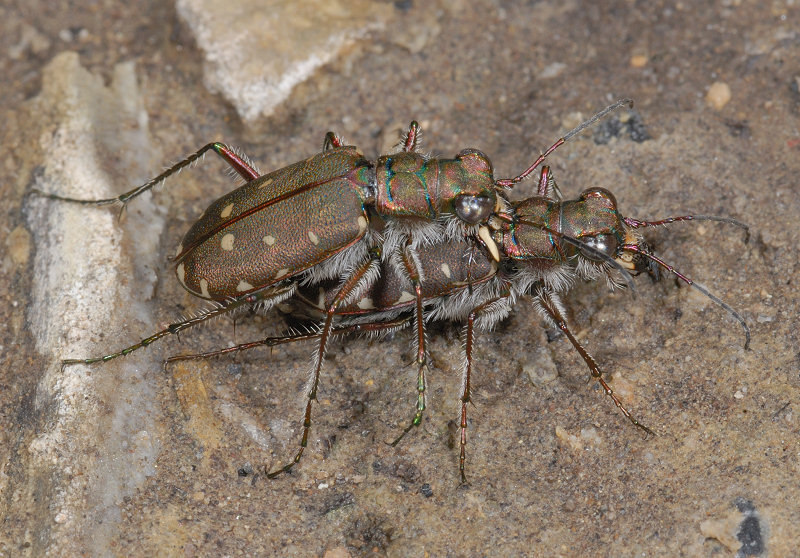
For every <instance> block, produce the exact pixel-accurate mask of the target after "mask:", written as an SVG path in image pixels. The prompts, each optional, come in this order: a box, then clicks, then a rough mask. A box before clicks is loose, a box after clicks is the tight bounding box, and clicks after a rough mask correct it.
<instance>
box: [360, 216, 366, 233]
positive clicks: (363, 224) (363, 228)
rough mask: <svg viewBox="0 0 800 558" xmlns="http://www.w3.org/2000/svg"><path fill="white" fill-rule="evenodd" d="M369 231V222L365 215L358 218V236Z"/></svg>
mask: <svg viewBox="0 0 800 558" xmlns="http://www.w3.org/2000/svg"><path fill="white" fill-rule="evenodd" d="M366 230H367V220H366V218H365V217H364V216H363V215H359V216H358V234H364V231H366Z"/></svg>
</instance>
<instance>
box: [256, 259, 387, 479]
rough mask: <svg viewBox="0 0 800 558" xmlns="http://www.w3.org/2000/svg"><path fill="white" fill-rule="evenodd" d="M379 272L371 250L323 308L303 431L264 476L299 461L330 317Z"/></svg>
mask: <svg viewBox="0 0 800 558" xmlns="http://www.w3.org/2000/svg"><path fill="white" fill-rule="evenodd" d="M379 272H380V260H379V257H378V255H377V254H372V255H371V256H370V258H369V259H367V260H366V261H365V262H363V263H362V264H360V265H359V266H358V267H357V268H356V269H355V270H353V271H352V272H350V273H349V274H348V276H347V277H346V278H345V279H344V282H343V283H342V286H341V288H340V289H339V292H338V293H336V296H335V297H334V299H333V301H332V302H331V304H330V305H329V306H328V309H327V311H326V312H325V320H324V322H323V324H322V327H321V328H320V334H319V348H318V349H317V351H316V352H315V354H314V360H313V362H312V366H311V376H310V380H309V384H308V396H307V403H306V410H305V414H304V416H303V435H302V437H301V438H300V449H299V450H298V451H297V454H296V455H295V456H294V459H292V461H290V462H289V463H287V464H286V465H284V466H283V467H281V468H280V469H277V470H275V471H272V472H271V473H267V477H269V478H271V479H274V478H275V477H277V476H278V475H280V474H281V473H286V472H288V471H290V470H291V468H292V467H294V465H295V464H296V463H298V462H299V461H300V458H301V457H302V456H303V451H305V449H306V446H307V445H308V435H309V433H310V431H311V407H312V404H313V403H314V401H315V400H316V399H317V389H318V387H319V375H320V372H321V371H322V363H323V360H324V358H325V350H326V348H327V346H328V339H330V337H331V335H332V331H333V317H334V316H335V315H336V311H337V310H338V309H339V307H340V306H342V305H344V304H346V303H348V302H350V301H351V300H352V299H353V298H354V297H357V296H360V295H361V293H363V292H364V291H365V289H366V288H368V287H369V286H370V285H371V284H372V283H373V282H374V281H375V279H377V277H378V273H379Z"/></svg>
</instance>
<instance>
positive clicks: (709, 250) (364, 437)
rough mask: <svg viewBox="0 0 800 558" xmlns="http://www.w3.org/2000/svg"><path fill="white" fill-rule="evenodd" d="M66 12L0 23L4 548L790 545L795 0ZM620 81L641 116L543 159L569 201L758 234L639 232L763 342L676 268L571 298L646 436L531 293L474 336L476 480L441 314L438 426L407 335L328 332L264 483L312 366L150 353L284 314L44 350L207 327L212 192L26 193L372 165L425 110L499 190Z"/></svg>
mask: <svg viewBox="0 0 800 558" xmlns="http://www.w3.org/2000/svg"><path fill="white" fill-rule="evenodd" d="M52 4H53V3H50V2H41V1H36V0H34V1H31V2H27V3H25V7H24V8H23V7H19V6H18V7H9V6H7V5H3V6H0V16H2V17H0V36H2V46H3V57H2V58H0V63H2V78H0V79H2V84H3V88H2V91H3V95H2V97H0V110H1V111H2V117H1V118H2V120H1V121H2V122H3V125H2V127H0V135H1V137H2V141H3V146H4V150H3V153H4V155H3V157H2V164H0V175H1V176H0V207H1V208H2V211H3V214H4V215H5V219H4V220H3V223H2V225H0V241H2V242H0V254H2V259H1V261H2V266H0V296H1V297H2V300H3V304H1V305H0V328H1V329H0V332H1V333H0V348H1V349H2V350H0V359H2V367H0V390H2V397H1V398H0V421H1V423H0V440H2V444H1V445H0V457H1V458H2V460H1V461H0V517H2V527H0V555H2V556H42V555H53V556H116V555H119V556H153V555H163V556H240V555H245V556H269V555H280V556H288V555H297V556H327V557H331V558H332V557H343V556H362V555H389V556H483V555H531V556H793V555H797V541H798V540H800V527H798V526H800V507H798V502H799V501H800V488H798V483H797V478H798V461H799V460H800V447H798V443H797V437H798V420H797V417H795V416H794V412H795V410H798V408H799V407H798V405H800V402H799V401H800V377H798V373H799V372H800V348H799V347H798V338H797V333H796V331H797V329H796V323H797V308H798V295H797V290H798V289H797V279H796V277H795V274H796V273H797V272H798V256H797V253H798V248H797V247H798V245H799V244H800V233H798V227H797V222H798V219H800V202H799V201H798V195H799V194H800V188H799V187H798V175H800V129H798V113H800V32H798V29H800V21H799V20H800V6H798V5H797V3H796V2H791V1H774V2H768V3H765V2H760V1H755V0H727V1H719V2H708V3H703V4H704V5H703V7H702V9H700V8H695V7H694V6H695V5H696V4H697V3H692V2H689V3H671V2H659V1H656V2H633V1H625V0H620V1H611V2H605V3H603V6H604V7H603V8H600V7H597V6H596V5H595V4H596V3H594V2H579V1H567V2H563V1H561V2H555V1H554V2H550V1H542V2H490V1H479V2H429V3H422V2H374V3H373V2H350V3H344V2H342V3H332V2H324V3H323V2H321V3H319V4H317V3H315V2H308V3H303V4H302V6H299V7H298V6H297V4H296V3H290V2H273V3H272V4H273V5H272V6H271V7H270V8H269V9H266V8H264V7H263V3H256V2H252V3H251V2H228V3H225V4H224V6H221V5H220V3H212V2H202V1H189V0H186V1H180V2H177V3H176V5H170V4H169V3H164V2H137V3H117V2H109V1H105V2H93V3H89V2H83V3H78V4H80V5H64V6H63V7H61V8H54V7H53V6H52ZM291 6H294V7H291ZM221 9H224V11H219V10H221ZM623 96H629V97H632V98H634V99H635V100H636V106H635V112H634V113H632V114H628V113H623V115H622V116H623V119H624V120H626V122H624V123H619V122H616V124H615V123H614V122H611V123H606V124H605V125H603V126H601V127H599V128H598V129H597V130H596V131H595V130H593V131H590V132H588V133H585V134H583V135H582V136H581V137H579V138H576V139H575V140H574V141H572V142H570V143H569V144H567V145H566V146H564V147H562V148H561V149H560V150H558V151H557V152H556V153H555V154H554V155H553V156H552V157H551V158H550V164H551V165H552V167H553V169H554V173H555V176H556V177H557V179H558V182H559V186H560V188H561V190H562V192H564V194H565V195H566V196H568V197H571V196H576V195H577V194H578V193H579V192H580V191H581V190H583V189H584V188H586V187H589V186H602V187H605V188H608V189H609V190H612V191H613V192H614V194H615V195H616V197H617V199H618V201H619V204H620V208H621V211H622V212H623V213H624V214H625V215H628V216H632V217H636V218H640V219H650V218H660V217H666V216H668V215H676V214H686V213H701V214H714V215H722V216H729V217H735V218H737V219H739V220H741V221H744V222H746V223H748V224H749V225H750V227H751V233H752V234H751V238H750V241H749V243H747V244H745V243H744V237H743V234H742V233H741V231H740V230H738V229H735V228H734V227H731V226H728V225H725V224H719V223H696V224H692V223H688V224H679V225H674V226H671V227H670V228H668V229H659V230H655V231H650V232H649V234H648V237H649V238H650V239H651V240H652V242H653V244H654V246H655V248H656V251H657V253H658V254H659V255H661V256H662V257H663V258H664V259H665V260H666V261H668V262H670V263H671V264H673V265H675V266H676V267H677V268H678V269H679V270H681V271H682V272H684V273H685V274H687V275H689V276H690V277H692V278H693V279H696V280H697V281H699V282H701V283H703V284H704V285H706V286H707V287H708V288H709V289H711V290H712V291H713V292H714V293H715V294H716V295H718V296H719V297H720V298H722V299H723V300H725V301H727V302H728V303H729V304H730V305H731V306H732V307H733V308H735V309H736V310H737V311H738V312H740V313H741V314H742V316H743V317H744V318H745V319H746V321H747V323H748V324H749V326H750V328H751V330H752V343H751V347H750V349H749V350H744V348H743V336H742V332H741V329H740V328H739V326H738V325H737V324H736V322H734V321H733V320H731V319H730V317H728V316H727V315H726V314H725V312H724V311H722V310H721V309H720V308H719V307H717V306H715V305H714V304H711V303H710V302H709V301H708V300H707V299H706V298H704V297H702V296H700V295H698V294H697V293H696V292H694V291H692V290H691V289H687V288H685V286H681V285H679V284H677V282H676V281H675V280H673V279H666V280H664V281H661V282H659V283H653V282H651V281H649V280H648V279H647V278H646V277H640V278H638V280H637V284H638V295H637V296H636V297H633V296H631V294H630V293H627V292H613V293H610V292H608V290H607V288H606V287H605V285H602V284H597V283H589V284H581V285H578V286H576V287H575V288H574V289H573V290H572V291H571V292H570V294H569V295H568V296H567V306H568V307H569V316H570V321H571V323H572V325H573V329H574V331H575V333H576V334H577V335H578V336H579V338H580V339H581V340H582V342H583V343H584V344H585V345H586V346H587V347H588V349H589V350H590V351H591V352H592V354H593V355H594V356H595V357H596V359H597V360H598V362H599V363H600V364H601V366H602V368H603V369H604V370H605V371H606V373H607V374H608V375H609V376H610V378H611V380H610V383H611V385H612V387H613V388H614V389H615V390H616V391H617V392H618V393H619V394H620V397H621V398H622V399H623V401H624V403H625V404H626V406H627V407H628V408H629V409H630V410H631V412H632V413H633V414H635V415H636V416H637V417H638V418H639V419H640V420H641V421H642V422H643V423H645V424H647V425H648V426H650V427H651V428H652V429H653V430H654V431H655V432H656V434H657V435H656V436H655V437H650V438H647V439H645V438H644V437H643V436H642V435H641V433H640V432H639V431H637V430H636V429H634V428H633V427H631V425H630V424H629V423H628V422H627V421H626V420H625V419H624V417H623V416H622V415H621V413H620V412H619V411H618V410H617V409H616V408H615V407H614V406H613V404H612V402H611V401H610V400H609V398H608V397H606V396H605V395H603V393H602V391H601V390H600V389H599V387H598V385H597V384H596V382H593V381H588V378H589V376H588V371H587V369H586V367H585V365H584V364H583V362H582V361H581V359H580V356H579V355H578V354H577V353H576V352H575V351H574V350H572V348H571V347H570V346H569V343H568V342H567V341H566V340H565V339H564V338H563V337H562V336H556V335H552V332H547V331H545V329H544V328H543V327H542V323H541V320H540V318H539V317H538V315H537V314H536V313H535V312H534V311H533V309H532V306H531V305H530V304H529V303H526V302H524V301H523V302H521V303H520V304H519V305H518V307H517V308H516V312H515V314H514V315H513V316H512V317H511V318H510V319H508V320H506V321H505V322H503V324H502V326H501V327H499V328H498V330H497V331H494V332H492V333H489V334H483V335H481V336H480V337H479V339H478V344H477V353H476V367H477V372H476V375H475V377H474V380H473V382H474V384H473V385H474V392H473V399H474V401H473V402H474V405H471V406H470V409H469V416H470V422H469V431H468V434H469V442H468V448H467V450H468V455H467V458H468V464H467V466H468V477H469V484H468V485H460V484H459V482H458V444H457V442H454V440H456V438H455V437H454V436H456V435H457V432H456V431H457V429H456V427H455V425H456V424H457V420H458V412H459V408H458V401H457V399H458V391H459V374H460V373H459V364H458V363H459V362H460V358H461V356H460V355H461V348H460V342H459V339H458V336H459V329H458V327H455V326H452V325H447V324H445V325H444V326H437V327H434V328H432V329H431V331H430V348H431V356H432V359H433V364H434V368H433V369H432V372H431V374H430V376H429V385H428V388H429V389H428V393H429V399H428V405H429V408H428V411H427V413H426V415H425V418H424V421H423V424H422V426H421V427H420V428H419V429H417V430H415V431H414V432H412V433H411V434H410V435H409V436H407V437H406V439H405V440H403V441H402V443H401V444H399V445H398V446H397V447H391V446H389V445H388V444H387V443H386V442H387V441H391V440H392V439H393V438H394V437H395V436H396V435H397V433H398V432H399V430H400V429H401V428H402V427H403V426H404V425H405V424H407V421H408V420H409V419H410V417H411V413H412V405H413V403H414V399H415V388H414V381H415V370H414V369H413V367H410V366H407V364H408V362H409V361H410V360H411V358H412V355H411V354H410V350H409V347H410V346H411V344H412V343H411V337H410V334H409V333H408V332H401V333H398V334H396V335H395V336H394V337H392V338H390V339H386V340H383V341H380V342H373V343H370V342H368V341H366V340H361V339H347V340H343V341H339V342H337V343H335V344H334V346H333V347H332V348H331V350H330V351H329V355H328V358H327V359H326V362H325V372H324V376H323V381H322V389H321V393H320V402H319V405H317V406H316V408H315V412H314V419H315V423H314V427H313V430H312V435H311V439H310V442H309V448H308V450H307V451H306V455H305V456H304V458H303V460H302V461H301V463H300V465H299V466H298V467H296V468H295V470H294V471H293V472H292V474H291V475H288V476H283V477H280V478H278V479H276V480H268V479H266V478H265V476H264V475H263V473H262V472H263V468H264V466H267V467H269V468H273V467H277V466H279V465H281V464H283V463H285V462H286V460H288V459H290V457H291V456H292V455H293V454H294V452H295V451H296V447H297V443H298V440H299V435H300V432H301V421H302V406H303V395H302V388H303V385H304V383H305V381H306V370H307V367H308V361H309V356H310V353H311V350H312V347H311V346H310V345H308V344H305V345H304V344H295V345H293V346H283V347H278V348H276V349H274V350H273V351H269V350H254V351H251V352H250V353H247V354H243V355H240V356H238V357H237V358H222V359H216V360H207V361H201V362H187V363H183V364H179V365H175V366H171V367H169V368H168V369H167V371H166V373H165V371H164V369H163V368H162V365H161V362H162V361H163V359H164V358H166V357H168V356H170V355H174V354H180V353H186V352H192V351H198V350H203V349H211V348H219V347H225V346H227V345H229V344H231V343H233V342H241V341H247V340H252V339H258V338H260V337H262V336H263V335H264V334H265V333H272V332H277V331H280V329H281V328H282V327H283V322H282V321H281V320H280V318H279V317H277V316H275V315H272V314H270V315H267V316H265V317H250V318H247V317H245V318H242V319H240V320H238V321H237V322H236V325H235V328H234V326H233V323H232V322H230V321H228V320H224V319H223V320H217V321H215V322H213V323H212V324H210V325H209V326H208V327H203V328H200V329H199V330H198V331H194V332H188V333H186V334H184V335H182V336H181V337H180V339H178V338H171V339H168V340H166V341H163V342H159V343H156V344H154V345H153V346H152V347H149V348H148V349H146V350H143V351H139V352H137V353H135V354H134V355H131V356H129V357H127V358H124V359H119V360H117V361H114V362H110V363H107V364H105V365H97V366H91V367H85V366H73V367H68V368H67V369H65V370H61V369H60V367H59V361H60V359H61V358H69V357H86V356H96V355H98V354H103V353H104V352H108V351H113V350H118V349H120V348H122V347H124V346H126V345H128V344H131V343H133V342H136V341H137V340H138V339H141V338H142V337H143V336H146V335H148V334H150V333H152V332H153V331H155V330H157V329H159V328H160V327H163V326H164V325H165V324H168V323H170V322H171V321H172V320H174V319H175V318H176V317H178V316H180V315H184V314H188V313H191V312H192V311H194V310H196V309H197V308H198V304H197V301H196V300H195V299H193V298H192V297H191V296H190V295H188V294H187V293H185V292H184V291H183V290H182V289H181V288H180V286H179V285H178V283H177V281H176V280H175V278H174V274H173V271H172V269H171V266H170V263H169V257H170V256H172V255H173V253H174V250H175V248H176V246H177V245H178V243H179V242H180V239H181V237H182V234H183V233H184V232H185V231H186V230H187V229H188V227H189V226H190V225H191V223H192V222H193V221H194V220H195V219H196V218H197V217H198V216H199V215H200V214H201V213H202V211H203V209H204V208H205V207H206V206H207V205H208V204H209V203H210V202H211V201H212V200H213V199H215V198H216V197H218V196H220V195H221V194H222V193H224V192H225V191H227V190H229V189H230V188H231V180H230V179H229V178H228V177H226V176H225V173H224V170H223V168H222V167H223V165H222V164H221V163H219V162H218V161H217V160H215V158H214V157H208V158H206V160H205V161H204V162H203V164H202V165H199V166H197V167H195V168H193V169H191V170H188V171H186V172H183V173H182V174H181V175H180V176H179V177H176V178H174V179H171V180H170V181H169V182H168V184H167V186H166V187H165V188H162V189H161V190H160V191H159V192H157V193H156V195H155V196H153V197H149V196H148V197H146V198H145V199H141V200H138V201H137V202H136V203H133V204H131V205H130V207H129V208H128V211H126V213H125V215H124V216H123V217H122V218H120V219H118V218H117V211H115V210H113V209H108V208H93V207H75V206H64V205H63V204H57V203H53V202H47V201H45V200H41V199H38V198H35V197H33V196H31V195H30V190H31V189H32V188H41V189H46V190H48V191H58V192H59V193H62V194H68V195H76V196H88V197H92V196H99V197H103V196H112V195H117V194H119V193H121V192H124V191H126V190H128V189H130V188H132V187H134V186H136V185H139V184H141V183H143V182H144V181H146V180H147V179H148V178H151V177H152V176H154V175H156V174H158V173H159V172H160V171H161V169H162V168H163V167H164V166H165V165H168V164H169V163H170V162H172V161H175V160H178V159H180V158H181V157H183V156H185V155H187V154H189V153H191V152H193V151H194V150H196V149H197V148H199V147H200V146H202V145H203V144H205V143H207V142H209V141H212V140H223V141H226V142H228V143H230V144H233V145H237V146H240V147H241V148H242V149H243V151H244V152H245V153H247V154H248V155H249V156H250V157H251V158H252V159H253V160H254V161H255V162H256V163H257V164H258V166H259V167H260V168H261V169H262V170H264V171H267V170H270V169H276V168H280V167H282V166H285V165H287V164H289V163H292V162H294V161H297V160H300V159H303V158H306V157H308V156H310V155H311V154H313V153H314V152H316V151H317V150H318V149H319V148H320V146H321V145H322V139H323V136H324V134H325V132H326V131H328V130H330V129H333V130H336V131H337V132H339V133H341V134H342V135H344V136H345V137H346V138H347V139H348V140H349V141H351V142H352V143H354V144H356V145H358V146H360V147H361V149H362V150H363V151H364V152H365V153H366V154H367V155H368V156H370V157H373V156H376V155H377V154H379V153H380V152H383V151H384V150H385V149H387V146H389V145H391V144H392V143H393V142H394V141H395V139H396V137H397V130H398V129H400V128H403V127H405V126H406V125H407V124H408V122H409V121H410V120H411V119H416V120H418V121H419V122H420V123H421V124H422V126H423V132H424V136H423V139H424V146H425V148H426V149H429V150H431V152H433V153H435V154H441V155H447V156H451V155H453V154H455V153H456V152H458V151H459V150H461V149H462V148H465V147H477V148H480V149H481V150H483V151H484V152H486V153H487V154H489V155H490V156H491V157H492V161H493V163H494V165H495V169H496V175H497V176H498V177H510V176H513V175H515V174H516V173H518V172H520V171H521V170H522V169H524V168H525V167H526V166H527V165H528V164H529V163H530V162H531V161H532V160H533V159H534V158H535V156H536V154H538V153H539V152H540V150H542V149H544V148H546V147H547V146H548V145H550V143H552V142H553V141H554V140H555V139H557V138H558V137H559V135H560V134H563V133H564V132H565V131H566V130H567V129H569V128H570V127H572V126H573V125H575V124H576V123H577V122H579V121H580V120H581V118H585V117H587V116H588V115H589V114H591V113H592V112H593V111H594V110H596V109H599V108H601V107H602V106H605V105H606V104H608V103H609V102H610V101H612V100H614V99H616V98H619V97H623ZM534 187H535V186H534V183H533V181H528V182H525V183H523V184H521V185H520V186H519V187H518V188H517V189H516V191H515V192H514V193H513V194H512V195H513V197H515V198H516V199H518V198H522V197H525V196H527V195H530V194H531V192H532V191H533V189H534Z"/></svg>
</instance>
